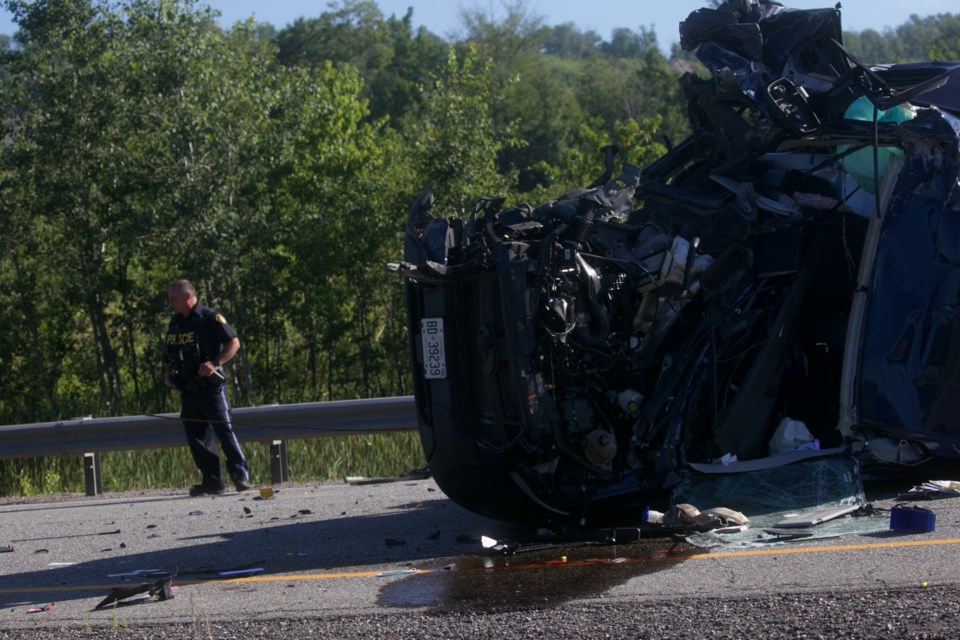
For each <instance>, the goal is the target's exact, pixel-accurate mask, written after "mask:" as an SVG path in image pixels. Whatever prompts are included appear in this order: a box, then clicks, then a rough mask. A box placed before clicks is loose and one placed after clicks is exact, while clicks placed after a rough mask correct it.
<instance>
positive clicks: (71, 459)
mask: <svg viewBox="0 0 960 640" xmlns="http://www.w3.org/2000/svg"><path fill="white" fill-rule="evenodd" d="M242 448H243V452H244V455H245V456H246V457H247V465H248V467H249V469H250V476H251V480H252V482H253V483H254V484H269V483H270V482H271V476H270V445H269V444H267V443H244V444H242ZM425 464H426V460H425V458H424V455H423V450H422V449H421V447H420V439H419V435H418V434H417V433H416V432H404V433H393V434H376V435H363V436H340V437H328V438H314V439H309V440H290V441H288V442H287V465H288V472H289V477H288V480H289V481H291V482H310V481H316V480H336V479H343V478H344V477H346V476H385V477H390V476H397V475H400V474H402V473H405V472H407V471H410V470H413V469H418V468H420V467H423V466H424V465H425ZM100 472H101V474H102V476H103V490H104V491H118V492H119V491H137V490H144V489H164V488H172V489H176V488H184V487H189V486H190V485H193V484H196V483H197V482H198V481H199V474H198V472H197V470H196V467H194V465H193V459H192V458H191V457H190V452H189V450H188V449H187V447H186V444H184V446H183V447H176V448H172V449H151V450H142V451H118V452H109V453H104V454H102V455H101V457H100ZM84 492H85V487H84V475H83V461H82V459H81V458H79V457H78V456H56V457H49V458H29V459H22V460H0V496H4V497H6V496H17V495H20V496H30V495H41V494H47V493H84Z"/></svg>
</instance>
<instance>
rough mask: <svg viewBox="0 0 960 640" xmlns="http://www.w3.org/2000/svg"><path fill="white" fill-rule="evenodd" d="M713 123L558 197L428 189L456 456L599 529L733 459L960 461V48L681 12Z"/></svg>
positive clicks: (547, 513) (435, 417) (693, 91)
mask: <svg viewBox="0 0 960 640" xmlns="http://www.w3.org/2000/svg"><path fill="white" fill-rule="evenodd" d="M680 36H681V40H680V41H681V46H683V48H684V49H687V50H695V51H696V55H697V57H698V58H699V60H700V61H701V62H702V63H703V65H704V66H705V67H706V69H707V70H708V71H709V73H710V77H708V78H704V77H698V76H696V75H694V74H692V73H688V74H686V75H684V76H683V78H682V79H681V85H682V86H683V88H684V91H685V94H686V97H687V100H688V105H689V110H688V114H689V119H690V124H691V129H692V130H693V131H694V133H693V134H692V135H691V136H690V137H689V138H687V139H686V140H684V141H683V142H681V143H680V144H678V145H677V146H676V147H674V148H673V149H671V150H670V151H669V152H668V153H667V154H666V155H664V156H663V157H661V158H659V159H658V160H656V161H655V162H653V163H652V164H650V165H649V166H646V167H643V168H641V167H637V166H632V165H624V166H623V167H622V168H621V169H615V168H614V167H613V166H609V167H608V170H607V173H605V174H604V175H603V176H601V178H599V179H598V180H597V181H596V182H595V183H594V184H592V185H590V186H589V187H586V188H579V189H574V190H572V191H570V192H568V193H565V194H563V195H561V196H560V197H558V198H557V199H556V200H552V201H549V202H545V203H542V204H540V205H539V206H536V207H534V206H526V205H524V206H512V207H505V206H504V201H503V200H502V199H486V200H483V201H482V202H481V203H479V204H478V205H477V208H476V210H475V211H474V213H473V215H471V216H470V217H469V218H468V219H467V220H460V219H458V218H456V217H447V216H444V215H442V214H441V213H440V212H439V211H438V209H439V207H436V206H435V203H434V201H433V197H432V195H431V194H430V193H428V192H425V193H424V194H422V195H421V196H420V198H418V200H417V201H416V202H415V203H414V205H413V206H412V207H411V210H410V215H409V219H408V223H407V228H406V240H405V249H404V259H403V262H402V263H400V264H399V265H398V266H397V268H398V270H399V271H400V272H401V273H402V274H403V275H404V276H405V280H406V289H407V300H408V329H409V335H410V352H411V356H412V360H413V367H414V380H415V395H416V401H417V407H418V415H419V421H420V433H421V439H422V442H423V446H424V450H425V453H426V455H427V459H428V461H429V464H430V470H431V472H432V473H433V475H434V477H435V478H436V481H437V483H438V484H439V485H440V487H441V489H442V490H443V491H444V492H445V493H446V494H447V495H448V496H449V497H450V498H452V499H453V500H454V501H456V502H458V503H459V504H461V505H462V506H464V507H466V508H468V509H471V510H473V511H475V512H477V513H480V514H483V515H487V516H490V517H493V518H497V519H502V520H512V521H518V522H543V521H577V520H579V519H581V518H582V517H583V515H584V514H585V513H588V512H590V511H591V510H592V509H594V508H599V507H602V506H609V505H622V504H627V503H628V502H632V501H636V500H641V499H646V498H647V497H649V496H656V495H663V494H664V493H666V492H669V491H670V489H671V488H672V487H675V486H677V484H678V483H680V482H681V481H682V480H683V479H685V478H689V477H690V476H691V475H692V474H695V473H701V472H703V471H704V469H710V468H714V467H716V468H719V469H722V468H723V467H724V465H723V464H721V463H720V461H725V462H729V461H730V460H738V461H757V460H761V459H764V460H766V461H767V462H769V463H770V464H785V463H787V462H790V461H792V460H796V459H797V457H798V455H797V453H796V452H798V451H800V452H802V454H800V455H801V457H806V456H810V455H823V454H824V453H825V452H828V451H829V452H831V453H834V454H836V452H837V451H842V452H844V455H848V454H849V455H853V456H855V457H856V459H857V460H858V462H859V463H861V464H862V465H863V466H864V467H866V468H874V469H877V470H882V469H885V468H888V467H896V466H897V465H913V464H917V463H919V462H922V461H924V460H929V459H934V458H943V457H947V458H951V457H957V455H958V453H960V448H958V445H960V423H958V419H957V418H956V417H955V416H958V415H960V406H957V403H958V402H960V401H958V400H956V399H955V398H957V396H956V394H955V393H953V389H954V388H955V384H956V381H957V380H958V379H960V348H958V345H960V333H958V330H957V326H958V311H960V199H958V190H957V184H958V176H960V154H958V148H960V138H958V132H960V121H958V120H957V117H956V115H957V113H958V107H960V100H958V96H960V91H958V87H960V78H958V75H957V74H958V73H960V71H958V69H960V64H958V63H952V62H927V63H915V64H907V65H875V66H867V65H866V64H864V63H863V62H861V61H859V60H857V59H856V58H855V57H854V56H852V55H851V54H850V53H849V52H847V51H846V50H845V49H844V47H843V44H842V30H841V22H840V10H839V9H838V8H826V9H815V10H794V9H790V8H787V7H783V6H780V5H778V4H772V3H757V2H753V1H752V0H731V1H728V2H726V3H724V4H723V5H721V6H720V7H718V8H716V9H701V10H698V11H695V12H693V13H692V14H690V16H689V18H688V19H687V20H686V21H684V22H683V23H681V27H680Z"/></svg>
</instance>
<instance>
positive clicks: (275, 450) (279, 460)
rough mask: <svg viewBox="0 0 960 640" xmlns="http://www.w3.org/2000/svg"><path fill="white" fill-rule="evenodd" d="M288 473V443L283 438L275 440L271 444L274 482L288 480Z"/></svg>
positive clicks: (271, 474)
mask: <svg viewBox="0 0 960 640" xmlns="http://www.w3.org/2000/svg"><path fill="white" fill-rule="evenodd" d="M287 477H288V473H287V443H286V442H284V441H283V440H274V441H273V442H272V443H271V444H270V479H271V482H273V484H280V483H281V482H286V481H287Z"/></svg>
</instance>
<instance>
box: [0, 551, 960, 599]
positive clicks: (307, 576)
mask: <svg viewBox="0 0 960 640" xmlns="http://www.w3.org/2000/svg"><path fill="white" fill-rule="evenodd" d="M951 544H960V538H946V539H939V540H909V541H906V540H905V541H899V542H871V543H865V544H843V545H831V546H826V547H785V546H778V547H777V548H775V549H753V550H746V551H717V552H713V553H700V554H689V555H688V554H680V555H674V556H657V558H656V559H662V560H667V559H671V558H674V559H684V560H686V559H690V560H694V559H696V560H702V559H711V560H721V559H723V558H744V557H749V556H774V555H783V554H787V553H832V552H838V551H865V550H871V549H896V548H905V547H932V546H937V545H951ZM644 559H646V560H650V559H654V558H644ZM624 561H627V562H629V561H630V558H625V559H624ZM608 563H612V562H611V561H609V560H605V561H604V563H603V564H608ZM579 564H592V563H591V562H590V561H589V560H579V561H578V560H572V561H570V562H552V561H551V562H544V563H532V564H528V565H513V567H512V568H532V567H534V566H560V567H562V566H576V565H579ZM503 568H511V567H503ZM478 570H479V571H482V570H484V569H483V568H479V567H478V568H476V569H471V571H478ZM437 571H439V570H437V569H420V570H416V571H414V572H411V573H410V574H409V575H416V574H417V573H434V572H437ZM452 571H453V572H456V571H457V570H456V569H452ZM389 573H391V571H390V570H386V571H384V570H378V571H346V572H339V573H304V574H286V575H277V576H249V577H246V578H221V579H213V580H177V582H176V584H177V585H193V584H211V583H219V584H224V583H237V582H290V581H293V580H341V579H346V578H372V577H376V576H379V575H380V574H389ZM124 586H125V587H129V586H130V583H124V584H100V585H95V584H94V585H77V586H56V587H55V586H51V587H22V588H17V589H0V594H16V593H45V592H61V591H105V590H108V589H112V588H113V587H124Z"/></svg>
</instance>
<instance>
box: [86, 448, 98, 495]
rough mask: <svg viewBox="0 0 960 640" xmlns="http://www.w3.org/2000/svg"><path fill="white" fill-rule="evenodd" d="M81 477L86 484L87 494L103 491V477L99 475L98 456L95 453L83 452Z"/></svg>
mask: <svg viewBox="0 0 960 640" xmlns="http://www.w3.org/2000/svg"><path fill="white" fill-rule="evenodd" d="M83 479H84V484H86V486H87V495H88V496H96V495H100V494H101V493H103V478H101V477H100V456H99V455H98V454H97V453H85V454H83Z"/></svg>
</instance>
